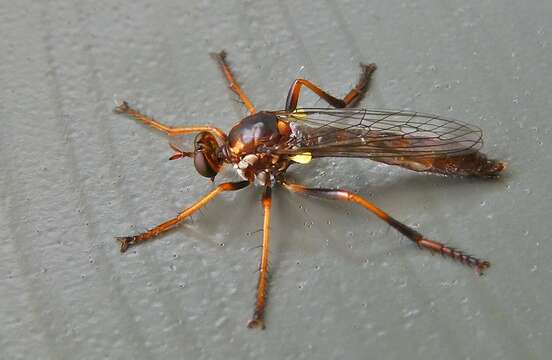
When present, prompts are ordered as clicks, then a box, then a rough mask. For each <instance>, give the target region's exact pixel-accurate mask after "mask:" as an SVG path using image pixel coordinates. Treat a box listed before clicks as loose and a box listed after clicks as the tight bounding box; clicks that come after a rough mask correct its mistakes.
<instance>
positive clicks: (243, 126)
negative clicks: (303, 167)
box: [223, 111, 291, 179]
mask: <svg viewBox="0 0 552 360" xmlns="http://www.w3.org/2000/svg"><path fill="white" fill-rule="evenodd" d="M290 134H291V130H290V128H289V125H288V124H287V123H286V122H284V121H282V120H279V119H278V117H277V116H276V115H274V114H273V113H270V112H263V111H261V112H258V113H255V114H253V115H250V116H247V117H245V118H243V119H242V120H241V121H240V122H239V123H238V124H237V125H235V126H234V127H233V128H232V129H231V130H230V132H229V133H228V137H227V140H226V144H225V145H224V147H225V149H224V151H223V152H224V153H225V157H226V161H228V162H230V163H233V164H235V165H236V166H237V167H238V169H239V170H240V171H241V173H240V174H241V175H242V176H243V177H245V178H248V179H251V178H252V177H254V176H258V175H259V173H260V172H265V173H266V172H268V173H271V174H273V175H276V174H277V173H278V172H280V171H282V170H283V169H285V168H286V167H287V164H288V162H289V161H288V160H287V158H282V157H280V156H278V155H276V154H271V153H269V152H267V151H266V150H267V149H270V148H275V147H276V146H277V145H278V144H281V143H284V142H285V141H287V140H288V139H289V136H290ZM263 176H264V175H263Z"/></svg>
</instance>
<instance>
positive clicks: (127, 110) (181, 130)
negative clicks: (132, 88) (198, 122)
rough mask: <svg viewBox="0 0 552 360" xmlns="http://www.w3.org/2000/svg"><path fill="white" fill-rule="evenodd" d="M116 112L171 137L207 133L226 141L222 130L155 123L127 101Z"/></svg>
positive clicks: (209, 127) (210, 127)
mask: <svg viewBox="0 0 552 360" xmlns="http://www.w3.org/2000/svg"><path fill="white" fill-rule="evenodd" d="M115 112H117V113H122V114H123V113H124V114H127V115H129V116H131V117H133V118H134V119H135V120H136V121H138V122H142V123H144V124H147V125H149V126H151V127H153V128H155V129H157V130H160V131H163V132H164V133H166V134H167V135H170V136H174V135H183V134H191V133H195V132H202V131H207V132H210V133H211V134H213V135H214V136H216V137H218V138H219V139H220V140H221V141H224V140H225V139H226V134H225V133H224V132H223V131H222V130H220V129H218V128H216V127H212V126H187V127H170V126H167V125H163V124H161V123H160V122H157V121H155V120H154V119H153V118H151V117H149V116H147V115H144V114H142V113H140V112H139V111H138V110H135V109H133V108H131V107H130V106H129V105H128V103H127V102H126V101H123V102H121V103H120V104H119V105H118V106H117V107H116V108H115Z"/></svg>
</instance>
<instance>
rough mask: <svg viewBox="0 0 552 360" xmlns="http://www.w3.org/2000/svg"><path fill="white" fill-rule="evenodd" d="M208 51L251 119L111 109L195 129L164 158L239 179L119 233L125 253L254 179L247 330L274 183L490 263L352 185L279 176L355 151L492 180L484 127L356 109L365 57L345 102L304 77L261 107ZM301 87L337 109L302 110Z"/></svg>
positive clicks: (265, 251) (257, 316) (259, 310)
mask: <svg viewBox="0 0 552 360" xmlns="http://www.w3.org/2000/svg"><path fill="white" fill-rule="evenodd" d="M211 56H212V57H213V59H214V60H215V61H216V62H217V64H218V65H219V67H220V69H221V70H222V73H223V74H224V76H225V77H226V80H227V81H228V84H229V87H230V89H231V90H232V91H234V92H235V93H236V94H237V95H238V96H239V98H240V100H241V101H242V102H243V104H244V105H245V107H246V108H247V110H248V112H249V115H248V116H247V117H245V118H243V119H242V120H240V121H239V122H238V123H237V124H236V125H234V127H233V128H232V129H231V130H230V132H229V133H228V135H226V134H225V133H224V132H223V131H222V130H220V129H218V128H216V127H213V126H187V127H170V126H167V125H163V124H161V123H159V122H157V121H156V120H154V119H153V118H151V117H148V116H146V115H143V114H141V113H140V112H138V111H137V110H135V109H133V108H131V107H130V106H129V105H128V104H127V103H126V102H121V103H120V104H119V105H118V106H117V108H116V109H115V110H116V112H119V113H125V114H128V115H130V116H131V117H133V118H134V119H136V120H137V121H139V122H142V123H145V124H148V125H150V126H151V127H153V128H155V129H157V130H160V131H162V132H164V133H166V134H167V135H169V136H175V135H182V134H192V133H196V134H197V135H196V136H195V140H194V149H193V151H184V150H183V149H180V148H179V147H178V146H176V145H174V144H171V147H172V149H173V150H174V152H175V153H174V155H173V156H171V158H170V159H171V160H175V159H179V158H185V157H190V158H192V159H193V161H194V166H195V169H196V170H197V172H198V173H199V174H200V175H202V176H204V177H207V178H209V179H211V180H214V178H215V177H216V175H217V174H218V173H219V171H220V170H221V168H222V167H223V166H224V165H231V166H233V167H234V168H235V170H236V171H237V173H238V174H239V176H240V177H241V178H242V179H243V180H242V181H237V182H225V183H222V184H219V185H217V186H216V187H215V189H214V190H212V191H211V192H209V193H208V194H207V195H205V196H204V197H202V198H201V199H199V200H198V201H197V202H196V203H195V204H193V205H191V206H190V207H188V208H187V209H185V210H183V211H182V212H181V213H179V214H178V215H177V216H176V217H174V218H172V219H170V220H168V221H166V222H164V223H162V224H160V225H158V226H156V227H154V228H152V229H150V230H148V231H146V232H143V233H141V234H137V235H133V236H125V237H119V238H117V239H118V240H119V242H120V245H121V252H125V251H126V250H127V249H128V248H129V247H130V246H133V245H136V244H139V243H142V242H144V241H146V240H149V239H152V238H154V237H156V236H158V235H159V234H161V233H162V232H165V231H167V230H169V229H171V228H173V227H174V226H176V225H177V224H178V223H180V222H182V221H183V220H185V219H187V218H188V217H189V216H190V215H192V214H193V213H195V212H196V211H197V210H199V209H200V208H201V207H203V206H205V204H207V203H208V202H209V201H211V200H212V199H214V198H215V197H216V196H217V195H219V194H220V193H223V192H225V191H235V190H240V189H243V188H245V187H246V186H248V185H250V184H257V185H259V186H260V187H262V188H263V194H262V201H261V203H262V208H263V210H264V221H263V240H262V255H261V261H260V267H259V281H258V285H257V298H256V303H255V310H254V313H253V317H252V319H251V321H249V323H248V327H250V328H261V329H264V326H265V324H264V309H265V303H266V296H267V287H268V255H269V226H270V209H271V202H272V196H271V189H272V187H273V186H274V185H276V184H278V185H281V186H283V187H284V188H286V189H288V190H290V191H293V192H298V193H302V194H306V195H312V196H315V197H319V198H325V199H331V200H341V201H350V202H353V203H356V204H358V205H360V206H362V207H364V208H366V209H367V210H369V211H371V212H372V213H374V214H375V215H376V216H378V217H379V218H380V219H382V220H383V221H385V222H386V223H388V224H389V225H390V226H392V227H393V228H395V229H397V230H398V231H399V232H400V233H401V234H403V235H404V236H406V237H407V238H408V239H410V240H411V241H413V242H414V243H415V244H417V245H418V246H419V247H420V248H425V249H428V250H430V251H433V252H437V253H441V254H442V255H444V256H447V257H449V258H451V259H453V260H456V261H458V262H460V263H463V264H465V265H467V266H469V267H472V268H474V269H476V270H477V271H478V272H479V273H482V272H483V271H484V270H485V269H486V268H488V267H489V266H490V263H489V262H488V261H486V260H483V259H479V258H477V257H475V256H472V255H468V254H466V253H464V252H462V251H460V250H457V249H455V248H452V247H449V246H446V245H444V244H442V243H439V242H436V241H433V240H429V239H427V238H425V237H424V236H423V235H422V234H420V233H418V232H417V231H416V230H414V229H412V228H411V227H409V226H407V225H405V224H403V223H401V222H400V221H398V220H396V219H395V218H393V217H391V216H390V215H389V214H387V213H386V212H384V211H383V210H381V209H380V208H378V207H377V206H375V205H374V204H372V203H371V202H369V201H368V200H367V199H365V198H364V197H362V196H360V195H357V194H355V193H353V192H351V191H348V190H343V189H328V188H310V187H306V186H304V185H300V184H296V183H292V182H290V181H288V180H287V179H286V176H285V175H286V171H287V169H288V168H289V167H290V166H292V165H301V164H306V163H309V162H310V161H312V160H313V159H315V158H321V157H356V158H368V159H371V160H375V161H379V162H383V163H386V164H391V165H398V166H401V167H404V168H407V169H410V170H414V171H420V172H430V173H437V174H444V175H460V176H475V177H491V178H492V177H497V176H498V175H499V174H500V173H501V172H502V171H503V170H504V168H505V163H504V162H502V161H497V160H490V159H488V158H487V157H486V156H485V155H484V154H483V153H481V152H480V151H479V148H480V147H481V146H482V132H481V130H480V129H479V128H477V127H475V126H472V125H468V124H466V123H463V122H460V121H457V120H451V119H445V118H443V117H439V116H435V115H429V114H421V113H417V112H411V111H388V110H368V109H357V108H352V106H353V105H354V104H356V103H357V102H358V101H359V100H360V98H361V97H362V96H363V94H364V93H365V92H366V90H367V87H368V83H369V80H370V76H371V74H372V73H373V72H374V70H375V69H376V65H375V64H369V65H364V64H361V68H362V72H361V76H360V79H359V81H358V83H357V84H356V86H355V87H354V88H353V89H352V90H351V91H350V92H349V93H348V94H347V95H346V96H345V97H344V98H343V99H338V98H336V97H333V96H332V95H330V94H328V93H327V92H325V91H324V90H322V89H320V88H319V87H318V86H316V85H315V84H313V83H312V82H310V81H308V80H305V79H297V80H295V81H294V82H293V84H292V85H291V88H290V90H289V93H288V97H287V101H286V106H285V110H283V111H257V110H256V109H255V107H254V106H253V104H252V103H251V101H250V100H249V98H248V97H247V95H246V94H245V92H244V91H243V90H242V88H241V87H240V86H239V84H238V83H237V82H236V80H235V79H234V76H233V74H232V72H231V70H230V68H229V66H228V64H227V62H226V55H225V53H224V52H220V53H217V54H211ZM303 87H305V88H307V89H309V90H311V91H312V92H314V93H315V94H316V95H318V96H319V97H320V98H321V99H322V100H324V101H326V102H327V103H328V104H330V105H331V106H332V107H333V108H298V106H297V103H298V100H299V94H300V91H301V89H302V88H303Z"/></svg>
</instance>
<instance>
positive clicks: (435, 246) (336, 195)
mask: <svg viewBox="0 0 552 360" xmlns="http://www.w3.org/2000/svg"><path fill="white" fill-rule="evenodd" d="M282 184H283V186H284V187H286V188H287V189H288V190H291V191H294V192H300V193H304V194H308V195H312V196H315V197H320V198H325V199H331V200H341V201H351V202H354V203H356V204H358V205H360V206H362V207H364V208H365V209H367V210H370V211H371V212H372V213H374V214H375V215H376V216H377V217H379V218H380V219H382V220H383V221H385V222H386V223H388V224H389V225H390V226H392V227H393V228H395V229H397V230H398V231H399V232H400V233H401V234H403V235H404V236H406V237H407V238H408V239H410V240H411V241H413V242H414V243H416V244H417V245H418V246H419V247H421V248H425V249H428V250H430V251H433V252H438V253H440V254H442V255H443V256H447V257H449V258H451V259H453V260H455V261H459V262H461V263H462V264H464V265H467V266H469V267H472V268H474V269H476V270H477V271H478V272H479V273H480V274H481V273H482V272H483V271H484V270H485V269H487V268H488V267H489V266H491V264H490V263H489V262H488V261H486V260H482V259H479V258H476V257H475V256H472V255H468V254H466V253H464V252H462V251H460V250H457V249H454V248H452V247H448V246H446V245H444V244H441V243H439V242H436V241H432V240H428V239H426V238H425V237H424V236H423V235H422V234H420V233H419V232H417V231H416V230H414V229H412V228H411V227H409V226H407V225H405V224H403V223H401V222H400V221H398V220H396V219H395V218H393V217H391V216H390V215H389V214H387V213H386V212H384V211H383V210H381V209H380V208H378V207H377V206H375V205H374V204H372V203H371V202H369V201H368V200H366V199H365V198H363V197H361V196H359V195H357V194H354V193H352V192H350V191H347V190H341V189H317V188H307V187H305V186H303V185H299V184H291V183H288V182H287V181H283V183H282Z"/></svg>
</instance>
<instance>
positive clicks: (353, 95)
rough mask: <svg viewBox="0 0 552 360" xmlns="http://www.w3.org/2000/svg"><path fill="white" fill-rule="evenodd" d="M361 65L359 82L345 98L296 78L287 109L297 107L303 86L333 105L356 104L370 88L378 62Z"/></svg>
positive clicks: (291, 88) (289, 94)
mask: <svg viewBox="0 0 552 360" xmlns="http://www.w3.org/2000/svg"><path fill="white" fill-rule="evenodd" d="M360 66H361V68H362V73H361V74H360V79H359V80H358V83H357V84H356V86H355V87H354V88H353V89H351V91H349V93H348V94H347V95H345V97H344V98H343V99H338V98H336V97H333V96H332V95H330V94H328V93H327V92H325V91H324V90H322V89H320V88H319V87H318V86H316V85H314V84H313V83H311V82H310V81H308V80H305V79H297V80H295V81H294V82H293V84H292V85H291V87H290V89H289V92H288V97H287V100H286V111H287V112H293V111H294V110H295V109H297V102H298V101H299V93H300V92H301V87H302V86H305V87H307V88H308V89H309V90H311V91H312V92H314V93H315V94H316V95H318V96H320V97H321V98H322V99H323V100H325V101H326V102H327V103H328V104H330V105H331V106H333V107H336V108H344V107H351V106H354V105H355V104H357V103H358V102H359V101H360V99H361V98H362V96H363V95H364V93H365V92H366V90H368V84H369V82H370V76H371V75H372V73H373V72H374V70H376V64H368V65H364V64H360Z"/></svg>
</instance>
